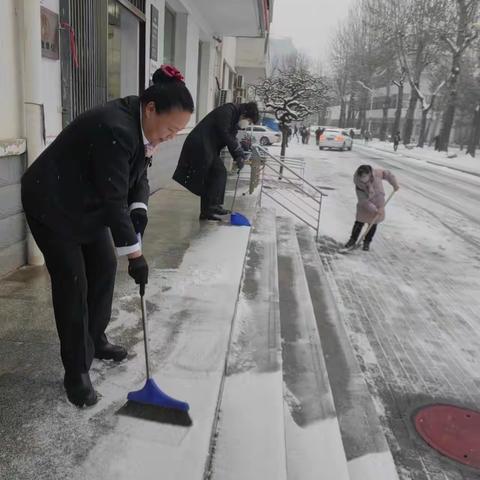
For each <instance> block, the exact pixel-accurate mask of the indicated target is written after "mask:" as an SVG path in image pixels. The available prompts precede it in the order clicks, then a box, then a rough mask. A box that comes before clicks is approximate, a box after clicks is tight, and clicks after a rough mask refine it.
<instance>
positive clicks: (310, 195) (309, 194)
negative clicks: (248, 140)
mask: <svg viewBox="0 0 480 480" xmlns="http://www.w3.org/2000/svg"><path fill="white" fill-rule="evenodd" d="M265 166H266V167H268V168H270V169H272V170H273V171H274V172H275V173H277V174H280V173H281V172H280V170H275V169H274V168H273V167H272V166H271V165H269V164H268V163H265ZM282 178H283V180H286V181H287V182H288V183H290V184H292V185H293V186H294V187H295V188H297V189H298V190H300V191H301V192H302V193H304V194H305V195H307V196H308V197H310V198H311V199H312V200H313V201H314V202H315V203H320V200H317V199H316V198H315V197H314V196H313V195H312V194H311V193H309V192H307V191H306V190H305V189H304V188H302V187H299V186H298V185H297V184H296V183H295V182H292V180H290V179H289V178H287V177H282ZM299 178H300V179H301V178H302V177H299ZM305 183H307V181H306V180H305ZM320 196H321V197H326V196H327V195H325V194H324V193H320Z"/></svg>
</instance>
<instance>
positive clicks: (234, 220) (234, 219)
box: [230, 170, 252, 227]
mask: <svg viewBox="0 0 480 480" xmlns="http://www.w3.org/2000/svg"><path fill="white" fill-rule="evenodd" d="M239 180H240V170H239V171H238V172H237V181H236V183H235V192H234V194H233V201H232V208H231V209H230V211H231V212H232V213H231V214H230V223H231V224H232V225H235V226H236V227H251V226H252V225H251V223H250V222H249V220H248V218H247V217H246V216H245V215H242V214H241V213H238V212H234V211H233V207H234V206H235V200H236V199H237V189H238V181H239Z"/></svg>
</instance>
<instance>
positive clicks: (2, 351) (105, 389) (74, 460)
mask: <svg viewBox="0 0 480 480" xmlns="http://www.w3.org/2000/svg"><path fill="white" fill-rule="evenodd" d="M242 183H243V182H242ZM228 188H231V187H230V184H229V187H227V190H228ZM241 188H243V189H244V190H245V189H246V185H242V186H241ZM249 200H251V199H250V198H240V204H239V207H241V205H242V203H241V202H245V201H247V203H248V201H249ZM198 214H199V199H198V198H197V197H195V196H193V195H192V194H190V193H189V192H187V191H185V190H183V189H180V188H177V187H175V185H174V184H172V185H171V186H169V187H168V188H166V189H162V190H159V191H158V192H157V193H155V194H154V195H153V196H152V197H151V200H150V205H149V225H148V227H147V231H146V235H145V242H144V254H145V256H146V258H147V259H148V261H149V265H150V269H151V276H152V277H151V278H152V289H153V288H156V287H154V286H153V284H154V283H155V282H156V283H157V285H158V284H159V282H158V280H159V279H160V280H162V279H164V278H166V277H168V276H169V274H170V273H171V276H173V275H174V272H176V270H177V269H178V267H179V266H180V265H181V263H182V260H183V259H184V256H185V254H186V253H187V252H188V251H189V249H190V246H191V244H192V242H194V241H198V240H199V239H200V240H201V239H202V238H208V237H209V236H212V235H213V236H215V234H216V231H221V230H215V229H218V228H219V227H218V226H217V225H212V224H206V223H202V224H201V223H200V222H199V221H198ZM172 278H173V277H172ZM238 281H239V279H238ZM162 282H163V283H161V284H162V285H163V287H161V288H160V287H159V288H160V293H161V292H162V291H163V290H169V289H171V288H172V285H173V283H172V282H173V280H171V281H170V283H169V281H168V280H166V281H163V280H162ZM136 291H137V289H136V286H135V285H134V283H133V281H132V280H131V279H130V278H129V277H128V274H127V262H126V261H125V260H124V259H122V260H120V261H119V267H118V273H117V281H116V289H115V298H114V305H113V314H112V321H111V323H110V326H109V328H108V330H107V335H108V337H109V339H110V340H111V341H112V342H114V343H115V342H118V343H120V344H123V345H125V346H126V347H127V348H129V357H128V361H126V362H122V363H120V364H118V365H114V364H112V363H109V362H105V361H99V360H94V364H93V365H92V370H91V376H92V381H93V383H94V386H98V385H100V388H99V390H100V394H101V395H102V396H103V397H102V398H101V399H100V402H99V403H98V404H97V406H95V407H93V408H92V409H81V410H80V409H77V408H76V407H74V406H72V405H71V404H70V403H69V402H68V401H67V399H66V397H65V394H64V390H63V385H62V380H63V368H62V365H61V362H60V355H59V342H58V339H57V334H56V330H55V324H54V317H53V311H52V305H51V299H50V282H49V277H48V273H47V272H46V270H45V268H44V267H24V268H21V269H19V270H18V271H16V272H14V273H12V274H10V275H9V276H7V277H5V278H3V279H1V280H0V302H1V311H0V478H2V479H4V478H5V479H8V480H17V479H18V480H28V479H35V480H38V479H52V480H53V479H55V480H61V479H67V478H68V479H74V478H75V479H81V478H87V477H85V474H84V472H85V471H86V470H85V468H84V467H85V462H86V459H87V458H89V456H91V454H92V451H94V450H95V447H96V445H98V444H99V442H100V441H101V439H102V438H103V437H104V436H106V435H107V434H108V433H110V432H111V431H112V430H113V429H114V428H115V426H116V425H117V423H118V416H117V415H115V413H116V412H117V411H118V409H119V407H121V404H119V403H118V398H123V397H124V396H125V395H126V391H125V390H126V389H127V390H128V386H127V387H126V386H125V385H124V384H123V381H124V380H122V383H120V380H119V379H123V378H128V379H129V381H131V382H132V383H131V386H132V387H133V386H136V385H135V383H134V382H138V378H137V376H136V373H137V371H139V372H140V374H139V377H140V378H141V371H142V369H143V357H142V359H140V358H136V357H137V355H138V352H141V350H142V349H141V345H142V333H141V326H140V322H139V321H138V317H139V313H138V312H139V310H138V301H137V297H136ZM152 292H153V290H152ZM147 296H148V289H147ZM157 298H158V294H157V293H156V296H155V298H152V299H151V300H150V301H148V303H147V308H148V311H149V313H150V314H151V315H152V316H155V312H156V311H158V309H159V304H158V300H157ZM169 314H170V318H172V319H173V320H174V321H177V324H172V325H170V323H168V322H167V323H168V325H167V326H165V329H164V330H162V335H164V336H166V338H164V339H163V340H162V342H164V343H163V345H164V347H165V345H169V346H170V349H171V350H173V348H174V345H175V336H176V335H178V334H179V332H178V322H181V321H183V320H184V317H185V315H183V314H182V310H181V309H179V311H177V312H173V313H172V312H169ZM182 315H183V316H182ZM153 354H154V355H156V360H155V362H158V361H160V360H159V359H161V358H165V357H166V356H167V355H168V349H167V348H164V349H163V351H162V354H161V355H159V352H158V351H156V350H155V348H154V349H153ZM162 355H163V357H162ZM140 360H141V361H140ZM132 365H135V367H134V368H133V371H132V367H131V366H132ZM125 376H126V377H125ZM109 378H110V380H108V379H109ZM129 386H130V385H129ZM115 399H117V400H115ZM114 400H115V401H114ZM120 403H121V402H120ZM113 447H114V446H113V445H112V448H113ZM105 461H106V462H108V458H107V459H105ZM92 474H93V476H92ZM95 476H96V474H95V471H94V470H93V471H90V476H89V477H88V478H95ZM97 478H100V477H97ZM165 478H166V477H165Z"/></svg>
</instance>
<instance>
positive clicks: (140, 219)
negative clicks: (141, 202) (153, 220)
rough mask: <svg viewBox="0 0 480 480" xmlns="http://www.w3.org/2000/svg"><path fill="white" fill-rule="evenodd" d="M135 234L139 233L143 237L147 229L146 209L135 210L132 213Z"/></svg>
mask: <svg viewBox="0 0 480 480" xmlns="http://www.w3.org/2000/svg"><path fill="white" fill-rule="evenodd" d="M130 218H131V219H132V223H133V227H134V228H135V233H139V234H140V235H141V236H142V237H143V234H144V233H145V227H146V226H147V223H148V217H147V211H146V210H145V209H144V208H134V209H133V210H132V211H131V212H130Z"/></svg>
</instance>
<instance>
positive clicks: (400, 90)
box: [392, 83, 405, 137]
mask: <svg viewBox="0 0 480 480" xmlns="http://www.w3.org/2000/svg"><path fill="white" fill-rule="evenodd" d="M397 88H398V97H397V108H396V110H395V120H394V122H393V127H392V137H393V136H394V135H395V134H396V133H397V132H399V131H400V122H401V121H402V110H403V90H404V88H405V86H404V85H403V83H401V84H400V85H397Z"/></svg>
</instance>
